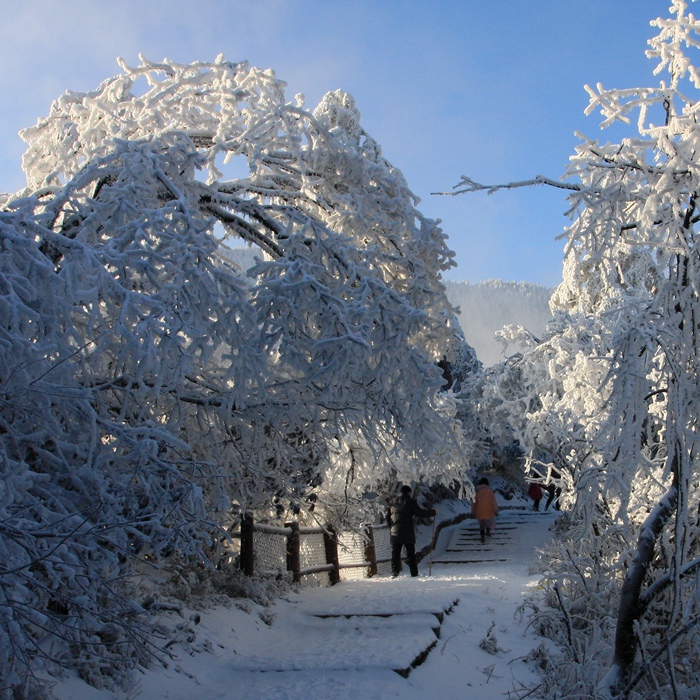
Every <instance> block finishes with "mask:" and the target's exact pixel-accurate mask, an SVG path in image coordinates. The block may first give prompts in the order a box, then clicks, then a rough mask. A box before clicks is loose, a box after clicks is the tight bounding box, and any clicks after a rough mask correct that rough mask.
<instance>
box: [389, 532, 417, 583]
mask: <svg viewBox="0 0 700 700" xmlns="http://www.w3.org/2000/svg"><path fill="white" fill-rule="evenodd" d="M402 547H405V548H406V559H407V560H408V568H409V570H410V572H411V576H418V562H417V561H416V543H415V542H403V541H400V540H396V539H394V538H393V537H392V538H391V573H392V574H393V575H394V576H398V575H399V573H400V572H401V569H402V566H401V548H402Z"/></svg>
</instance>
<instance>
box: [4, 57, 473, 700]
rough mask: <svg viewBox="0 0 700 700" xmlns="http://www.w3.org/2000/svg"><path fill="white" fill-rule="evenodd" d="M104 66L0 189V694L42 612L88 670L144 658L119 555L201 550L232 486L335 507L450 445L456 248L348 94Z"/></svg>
mask: <svg viewBox="0 0 700 700" xmlns="http://www.w3.org/2000/svg"><path fill="white" fill-rule="evenodd" d="M121 67H122V73H121V74H119V75H117V76H116V77H114V78H110V79H108V80H106V81H104V82H103V83H102V84H101V85H100V86H99V88H98V89H97V90H95V91H94V92H90V93H86V94H82V93H75V92H67V93H65V94H64V95H63V96H61V97H60V98H58V99H57V100H56V101H55V102H54V104H53V105H52V107H51V110H50V113H49V115H48V116H47V117H45V118H44V119H41V120H39V122H38V123H37V124H36V125H35V126H34V127H31V128H29V129H26V130H25V131H23V132H22V134H21V135H22V137H23V138H24V139H25V141H26V142H27V144H28V147H27V151H26V154H25V156H24V159H23V166H24V169H25V173H26V176H27V183H28V185H27V188H26V190H24V191H23V192H21V193H18V194H16V195H12V196H5V197H4V198H3V210H2V212H0V234H1V236H2V239H1V240H2V247H1V248H0V284H1V287H0V289H1V294H0V314H1V315H2V324H0V339H1V341H0V387H1V389H2V402H1V404H0V421H1V425H2V430H1V431H0V449H1V450H2V466H1V469H2V476H3V478H2V482H0V488H1V489H2V498H0V514H1V517H0V523H1V524H0V528H2V534H3V536H2V540H1V542H2V543H1V544H0V547H2V561H3V567H2V569H1V570H0V583H1V586H2V591H3V596H4V597H3V601H4V602H3V605H2V606H0V649H2V651H1V652H0V676H1V677H2V678H3V683H2V684H3V691H2V692H4V693H5V694H8V693H10V692H11V689H12V688H18V687H20V686H21V685H22V683H24V682H25V681H26V676H25V675H23V671H22V669H25V670H26V667H27V665H28V664H29V663H30V660H31V659H32V658H33V657H35V656H36V655H37V654H38V655H43V656H45V658H46V659H47V660H49V661H55V660H56V658H58V657H60V656H61V654H60V653H47V652H46V651H45V647H44V646H42V643H41V640H42V639H43V638H44V636H45V635H46V634H48V635H50V636H53V639H54V640H55V643H56V644H58V645H61V644H63V645H65V646H66V648H68V647H71V646H72V647H73V648H76V649H77V648H79V649H80V650H81V651H80V653H79V654H78V656H79V659H78V660H77V661H76V662H75V663H76V664H77V665H82V666H81V667H82V669H83V672H84V673H85V674H87V675H88V676H89V675H90V674H91V673H92V671H91V670H90V669H91V661H90V660H91V659H94V658H95V657H96V656H99V657H100V658H105V659H109V658H112V662H109V663H107V662H105V663H106V664H107V665H108V666H109V664H110V663H111V664H112V665H111V666H109V667H110V668H118V667H119V666H120V664H121V665H122V667H123V665H124V664H126V665H129V664H130V663H134V662H136V661H137V660H138V659H140V658H142V657H143V654H144V653H146V651H147V649H148V643H146V642H145V641H144V640H145V638H146V637H145V636H140V635H139V633H137V632H136V631H135V630H136V629H137V628H136V627H134V625H133V624H132V620H134V619H136V618H138V616H139V613H143V612H144V606H143V605H142V604H141V603H138V604H137V603H136V602H135V597H134V596H136V595H137V593H136V592H135V590H133V589H130V588H129V587H128V586H127V585H126V584H125V582H128V580H129V579H128V576H129V574H130V573H131V572H132V571H133V570H134V567H135V566H136V565H138V566H140V567H142V566H143V565H144V563H146V562H147V563H148V564H149V565H151V566H155V567H158V566H161V564H162V562H163V561H164V560H168V561H169V562H171V564H170V566H175V567H176V569H177V568H178V567H180V569H181V570H182V567H183V566H187V565H188V564H187V562H196V566H198V567H200V568H201V567H202V566H204V568H205V569H206V568H207V567H210V568H211V567H214V566H215V565H216V563H217V561H218V557H219V556H220V552H221V546H222V542H225V538H226V528H228V527H229V526H230V525H231V524H232V522H235V519H236V517H237V514H239V513H241V512H243V511H247V510H254V509H265V508H269V507H272V506H276V507H277V508H278V509H279V508H282V510H284V509H285V508H287V507H289V508H292V509H294V510H296V509H298V508H300V507H301V506H302V505H303V504H304V502H305V499H309V498H312V499H313V500H314V502H315V503H316V504H318V505H319V507H318V508H317V510H316V513H318V514H319V517H321V518H325V519H327V521H328V522H334V523H336V522H337V523H341V524H342V523H343V522H345V523H347V522H348V520H353V519H354V520H356V521H359V520H360V519H361V518H362V517H364V516H365V513H364V512H363V511H362V509H361V507H360V506H361V504H362V503H364V501H363V500H362V496H363V495H364V494H365V493H366V492H367V491H368V490H370V489H373V488H377V487H378V486H379V485H381V484H383V483H386V482H388V481H391V480H395V479H401V480H406V481H411V480H415V481H418V480H423V481H427V482H442V483H451V482H453V481H455V480H458V481H460V482H461V481H463V480H464V479H465V470H466V468H467V465H468V461H467V460H465V454H464V449H463V444H462V440H461V435H460V431H459V425H458V423H457V422H456V420H455V418H454V416H455V410H456V409H455V406H454V402H452V401H451V400H450V399H449V397H448V396H446V395H445V394H444V393H442V392H441V389H442V388H443V377H442V372H441V370H440V369H439V368H438V367H437V362H438V360H439V359H440V358H442V357H443V355H445V354H449V353H450V352H452V350H453V349H456V348H457V347H458V344H459V342H460V341H459V332H458V331H459V329H458V328H457V327H456V326H455V320H454V316H453V312H452V309H451V307H450V305H449V303H448V301H447V298H446V296H445V290H444V287H443V285H442V282H441V274H442V272H443V271H445V270H447V269H449V268H450V266H452V265H453V264H454V263H453V260H452V258H453V254H452V252H451V251H450V250H449V249H448V248H447V246H446V239H445V235H444V234H443V233H442V231H441V230H440V228H439V227H438V226H437V224H436V223H435V222H434V221H431V220H428V219H426V218H425V217H423V216H422V215H421V214H420V212H419V211H418V209H417V208H416V204H417V202H416V198H415V197H414V196H413V195H412V193H411V192H410V190H409V188H408V186H407V184H406V182H405V180H404V178H403V176H402V175H401V173H400V171H398V170H397V169H396V168H395V167H393V166H392V165H391V164H390V163H389V162H388V161H386V160H385V159H384V158H383V156H382V154H381V149H380V147H379V145H378V144H377V143H376V142H375V141H374V140H373V139H372V138H371V137H370V136H369V135H368V134H367V133H365V132H364V130H363V129H362V128H361V126H360V114H359V112H358V110H357V109H356V107H355V104H354V101H353V99H352V98H351V97H350V96H349V95H347V94H345V93H343V92H341V91H336V92H333V93H329V94H328V95H326V96H325V97H324V99H323V100H322V101H321V103H320V104H319V105H318V106H317V107H316V109H314V110H313V111H310V110H308V109H306V108H305V107H304V104H303V100H302V98H301V97H300V96H297V98H296V99H295V101H294V103H288V102H286V101H285V97H284V91H283V88H284V84H283V83H282V82H281V81H279V80H277V78H276V77H275V75H274V73H273V72H272V71H269V70H259V69H257V68H252V67H250V66H248V64H246V63H230V62H227V61H225V60H224V58H223V57H221V56H219V57H218V58H217V59H216V60H215V61H214V62H210V63H204V62H202V63H194V64H191V65H178V64H175V63H172V62H169V61H163V62H161V63H151V62H148V61H146V60H145V59H143V60H142V63H141V65H139V66H137V67H135V68H130V67H128V66H126V65H125V64H123V63H122V64H121ZM232 241H239V242H240V241H243V242H245V243H246V244H249V245H250V246H253V247H254V248H255V250H257V251H258V253H259V257H258V259H257V262H256V264H255V265H254V266H253V268H251V269H250V270H244V269H240V267H238V266H237V265H236V264H235V263H234V262H233V261H232V259H231V256H230V254H229V253H228V250H229V249H228V246H229V245H231V242H232ZM173 562H180V563H179V564H177V565H175V564H174V563H173ZM114 639H118V640H119V644H114V643H112V644H109V643H108V641H107V640H114ZM47 662H48V661H47ZM102 676H103V678H102V680H101V681H100V678H99V673H98V674H97V675H96V676H95V677H93V678H92V680H93V681H94V682H106V681H107V679H108V678H109V674H105V673H102Z"/></svg>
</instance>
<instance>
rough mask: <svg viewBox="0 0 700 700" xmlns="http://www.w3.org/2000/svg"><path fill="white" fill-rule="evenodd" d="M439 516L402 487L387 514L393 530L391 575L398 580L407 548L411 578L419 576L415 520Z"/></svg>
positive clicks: (409, 490) (407, 487)
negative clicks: (403, 551)
mask: <svg viewBox="0 0 700 700" xmlns="http://www.w3.org/2000/svg"><path fill="white" fill-rule="evenodd" d="M434 515H437V511H436V510H435V509H434V508H431V509H430V510H425V509H424V508H421V507H420V506H419V505H418V501H416V499H415V498H413V497H412V496H411V487H410V486H408V485H405V486H402V487H401V492H400V494H399V495H398V496H397V497H396V498H395V499H394V500H393V502H392V503H391V505H390V507H389V512H388V513H387V521H388V523H389V527H390V528H391V575H392V576H393V577H394V578H396V577H397V576H398V575H399V573H401V569H402V566H401V550H402V549H403V548H404V547H405V548H406V559H407V560H408V568H409V570H410V571H411V576H418V562H417V561H416V531H415V527H414V524H413V518H414V517H417V518H430V517H431V516H434Z"/></svg>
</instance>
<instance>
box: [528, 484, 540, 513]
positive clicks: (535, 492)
mask: <svg viewBox="0 0 700 700" xmlns="http://www.w3.org/2000/svg"><path fill="white" fill-rule="evenodd" d="M527 495H528V496H530V498H531V499H532V510H539V509H540V501H541V500H542V495H543V494H542V487H541V486H540V485H539V484H538V483H537V482H536V481H533V482H532V483H531V484H530V488H529V489H528V490H527Z"/></svg>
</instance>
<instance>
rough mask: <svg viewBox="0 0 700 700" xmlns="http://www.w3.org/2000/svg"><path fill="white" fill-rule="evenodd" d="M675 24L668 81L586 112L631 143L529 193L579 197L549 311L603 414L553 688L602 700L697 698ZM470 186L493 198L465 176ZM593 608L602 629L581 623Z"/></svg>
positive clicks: (582, 487) (592, 423) (655, 55)
mask: <svg viewBox="0 0 700 700" xmlns="http://www.w3.org/2000/svg"><path fill="white" fill-rule="evenodd" d="M671 14H672V16H671V18H670V19H658V20H656V21H655V22H653V23H652V24H653V25H654V26H656V27H657V28H658V29H659V33H658V35H657V36H656V37H655V38H654V39H652V40H651V41H650V42H649V43H650V49H649V51H648V52H647V55H648V56H649V57H650V58H652V59H656V60H657V61H658V65H657V68H656V71H655V72H656V74H661V73H665V74H666V76H667V77H666V78H665V79H663V80H662V81H661V82H660V84H659V85H658V86H657V87H650V88H638V89H629V90H606V89H604V88H603V87H602V86H601V85H598V86H597V87H596V88H595V89H593V88H587V89H588V92H589V94H590V96H591V102H590V106H589V108H588V111H589V112H592V111H594V110H596V109H600V110H601V111H602V113H603V116H604V118H605V121H604V122H603V126H604V127H605V126H608V125H609V124H612V123H614V122H623V123H629V122H630V116H631V115H632V114H634V113H636V116H637V119H636V127H637V133H636V134H635V135H633V136H631V137H630V138H626V139H623V140H622V141H621V142H620V143H617V144H611V143H605V144H602V143H599V142H597V141H594V140H590V139H584V140H583V143H582V144H581V145H580V146H579V147H578V149H577V152H576V155H575V156H574V157H573V158H572V160H571V165H570V167H569V169H568V171H567V174H566V178H565V180H566V181H565V182H554V181H551V180H548V179H546V178H542V177H538V178H536V179H535V180H533V181H531V184H535V183H544V184H553V185H556V186H558V187H564V188H567V189H569V190H570V191H571V196H570V200H571V215H572V218H573V223H572V225H571V226H570V227H569V228H568V230H567V232H566V238H567V240H568V243H567V249H566V259H565V266H564V282H563V284H562V286H561V287H560V288H559V290H558V291H557V292H556V294H555V297H554V304H555V306H556V307H557V308H558V309H559V310H560V311H562V312H566V313H568V314H569V315H570V318H571V327H572V328H573V329H583V328H585V327H587V326H588V327H589V328H592V329H594V331H595V334H597V336H598V337H599V338H600V342H598V341H596V343H595V344H596V345H597V352H595V348H591V350H593V351H594V352H593V353H591V354H589V357H587V358H586V357H585V354H584V356H582V357H581V359H582V361H583V362H584V365H587V367H586V366H583V365H582V366H580V367H578V369H577V364H576V363H568V365H564V367H566V371H567V373H574V372H578V374H579V376H583V375H585V376H586V377H588V378H591V379H595V381H590V388H589V390H587V391H583V393H582V394H581V397H582V399H583V400H584V403H588V404H589V405H590V406H591V407H592V409H593V410H592V411H587V409H586V408H585V407H584V406H581V408H580V413H579V416H578V417H579V418H580V422H581V423H582V424H586V425H588V426H589V428H590V430H589V435H588V437H586V440H587V441H588V445H589V450H588V451H587V454H585V453H584V454H585V459H583V460H582V461H581V462H580V463H579V465H578V466H577V470H578V476H577V479H576V484H577V488H578V493H577V496H578V502H577V509H576V510H575V511H574V515H575V516H580V518H581V519H580V521H579V522H580V524H582V529H581V527H579V528H578V530H577V531H578V533H579V535H580V537H581V538H583V539H580V540H579V543H580V542H583V541H584V540H585V543H586V544H585V546H586V547H588V552H586V551H585V550H584V549H579V550H578V554H573V551H574V549H575V547H573V548H572V549H570V550H569V552H568V554H567V556H566V557H565V558H566V559H567V560H568V563H567V566H568V567H569V573H568V574H565V573H562V572H563V569H560V570H559V574H560V575H561V577H562V578H561V579H560V583H563V582H564V579H566V584H567V586H569V590H568V591H567V590H566V586H561V587H559V588H557V591H558V593H562V597H560V598H559V599H558V600H557V601H556V604H557V605H559V606H560V608H561V611H562V617H561V620H562V629H564V630H565V634H562V636H561V639H565V638H566V637H568V641H569V644H570V647H569V648H570V650H571V651H570V653H571V657H570V658H574V659H575V661H576V664H577V665H578V669H579V670H578V671H577V672H576V673H571V674H563V673H561V672H558V673H557V674H556V675H557V677H558V678H557V682H558V683H559V684H561V686H566V688H565V689H566V692H574V689H576V692H579V693H580V692H583V693H584V694H585V693H590V694H591V695H594V694H596V693H597V695H596V696H597V697H609V696H612V697H616V698H632V697H637V698H642V697H644V698H652V697H654V698H658V697H676V698H679V697H689V696H690V695H688V694H692V693H694V692H695V691H696V690H697V685H698V675H697V668H698V664H699V663H700V647H699V646H698V635H697V629H698V622H700V609H699V608H698V596H697V582H698V578H697V575H698V568H699V567H700V542H699V541H698V536H697V528H698V516H699V509H698V507H699V503H698V497H699V496H700V493H699V492H698V482H699V481H700V462H699V461H698V449H699V437H700V436H699V430H700V426H699V425H698V415H700V405H699V404H698V396H699V395H700V364H699V360H698V349H699V348H698V337H697V332H698V314H699V312H700V302H699V301H698V299H699V292H700V256H699V255H698V242H697V233H696V226H697V223H698V221H700V215H699V213H698V211H699V210H698V196H699V194H700V161H699V159H698V148H699V146H700V127H699V126H698V119H697V113H698V105H700V101H699V100H698V89H699V88H700V72H698V68H697V67H696V65H695V63H696V62H695V61H694V60H693V58H692V53H694V52H695V50H696V49H697V48H698V47H700V41H699V39H698V34H699V33H700V22H698V20H696V19H695V17H694V16H693V15H692V14H690V13H689V12H688V7H687V3H686V2H684V0H674V2H673V3H672V7H671ZM570 180H574V182H570ZM522 184H526V183H512V184H511V185H505V186H504V187H513V186H521V185H522ZM463 185H464V187H463V189H464V190H474V189H484V188H483V187H482V186H480V185H478V184H477V183H475V182H473V181H471V180H469V179H465V180H464V182H463ZM500 187H501V186H497V187H496V188H486V189H499V188H500ZM595 329H597V330H595ZM567 332H568V331H567ZM564 337H565V334H561V335H560V338H562V339H563V338H564ZM548 344H549V345H551V340H550V341H548ZM577 355H578V352H577ZM540 366H541V367H543V368H544V365H540ZM557 373H558V371H557V370H556V369H554V368H552V367H551V366H550V368H549V369H548V370H547V374H548V376H554V375H556V374H557ZM601 379H602V380H603V381H601ZM562 387H564V384H562ZM567 391H568V392H569V393H570V390H567ZM564 398H565V401H566V403H567V404H568V405H569V406H574V404H575V400H574V398H573V397H571V396H569V397H566V396H565V397H564ZM550 415H551V414H550ZM572 417H573V418H576V409H575V406H574V413H573V414H572ZM535 429H536V430H540V429H541V428H540V425H537V426H536V428H535ZM586 538H588V539H586ZM610 542H614V546H608V545H609V543H610ZM550 574H552V572H550ZM605 578H607V580H608V581H613V582H614V584H615V587H616V589H617V590H616V591H615V592H616V597H615V601H616V605H617V608H616V609H609V608H608V609H605V607H602V608H598V607H597V605H589V606H588V609H586V608H585V607H584V606H583V605H582V604H581V601H583V600H584V599H589V598H596V600H600V598H598V597H597V595H598V594H594V593H593V591H594V590H597V585H598V584H599V583H600V581H602V580H604V579H605ZM574 580H576V581H577V583H576V585H574V584H573V583H572V582H573V581H574ZM574 588H577V590H574ZM605 590H606V591H607V592H610V590H611V588H610V586H606V587H605ZM567 594H568V596H569V601H568V602H566V596H567ZM572 601H573V603H574V604H575V606H577V607H575V606H574V605H572ZM593 609H596V610H598V611H599V612H600V617H599V618H598V620H592V621H591V620H590V618H589V621H588V622H587V623H584V622H583V620H584V619H586V616H589V615H590V614H591V611H592V610H593ZM611 620H612V621H613V622H614V624H613V625H612V628H611V626H610V621H611ZM581 629H585V630H588V632H590V634H589V635H588V638H587V640H586V641H585V642H584V641H583V640H584V637H583V636H581V637H579V638H578V641H576V635H577V630H581ZM608 630H610V632H611V634H612V636H613V637H614V638H612V639H611V638H607V637H606V636H605V635H606V634H607V631H608ZM594 639H595V640H596V643H600V644H601V645H602V648H606V647H607V649H608V650H609V654H610V657H611V661H610V663H609V665H608V668H607V669H605V668H604V666H605V665H604V664H602V665H601V666H600V669H601V670H600V671H599V674H600V675H599V678H598V679H596V678H595V672H598V667H596V665H595V664H593V665H591V664H590V653H591V650H592V649H593V647H591V646H589V647H588V650H587V651H585V650H584V651H583V652H582V648H581V646H578V647H577V645H581V644H584V643H585V644H589V643H590V642H591V640H594ZM600 650H601V647H599V648H598V650H597V651H596V652H595V654H596V655H598V656H599V655H600V653H601V651H600ZM610 657H609V658H610ZM596 663H597V662H596ZM562 679H564V680H562ZM598 681H599V684H598V687H597V688H596V683H597V682H598ZM567 683H570V684H569V685H566V684H567ZM552 692H553V693H554V694H556V696H557V697H560V695H559V694H558V693H561V692H563V691H562V688H561V687H559V689H558V690H553V691H552Z"/></svg>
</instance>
